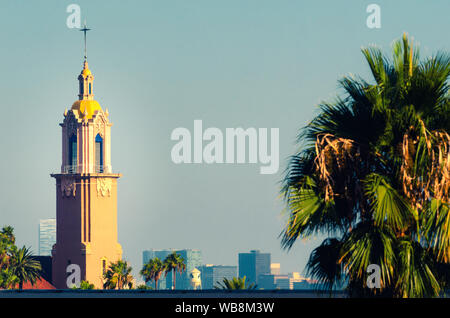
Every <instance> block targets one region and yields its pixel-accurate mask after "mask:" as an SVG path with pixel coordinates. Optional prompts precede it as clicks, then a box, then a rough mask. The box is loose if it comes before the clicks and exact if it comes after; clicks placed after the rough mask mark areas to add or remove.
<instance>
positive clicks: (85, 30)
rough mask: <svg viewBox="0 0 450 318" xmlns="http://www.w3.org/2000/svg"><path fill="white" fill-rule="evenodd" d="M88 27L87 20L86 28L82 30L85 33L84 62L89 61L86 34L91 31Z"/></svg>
mask: <svg viewBox="0 0 450 318" xmlns="http://www.w3.org/2000/svg"><path fill="white" fill-rule="evenodd" d="M90 30H91V29H88V28H87V26H86V20H84V27H83V28H82V29H81V30H80V31H82V32H84V61H87V45H86V32H87V31H90Z"/></svg>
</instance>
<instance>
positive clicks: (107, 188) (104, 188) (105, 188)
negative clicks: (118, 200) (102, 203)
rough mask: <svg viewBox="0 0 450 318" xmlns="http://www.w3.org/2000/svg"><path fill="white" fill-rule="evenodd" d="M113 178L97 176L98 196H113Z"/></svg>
mask: <svg viewBox="0 0 450 318" xmlns="http://www.w3.org/2000/svg"><path fill="white" fill-rule="evenodd" d="M111 186H112V181H111V179H106V178H97V196H102V197H106V196H108V197H110V196H111Z"/></svg>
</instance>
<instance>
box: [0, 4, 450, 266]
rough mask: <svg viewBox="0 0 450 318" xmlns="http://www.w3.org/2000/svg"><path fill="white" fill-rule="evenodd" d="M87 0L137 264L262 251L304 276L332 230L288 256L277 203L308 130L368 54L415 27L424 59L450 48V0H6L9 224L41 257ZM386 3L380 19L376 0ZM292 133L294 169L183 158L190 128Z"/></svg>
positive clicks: (98, 88) (222, 260) (4, 156)
mask: <svg viewBox="0 0 450 318" xmlns="http://www.w3.org/2000/svg"><path fill="white" fill-rule="evenodd" d="M71 3H77V4H79V5H80V6H81V15H82V20H84V19H87V22H88V25H89V26H90V27H92V29H93V31H91V32H90V33H89V34H88V48H89V54H88V55H89V65H90V68H91V70H92V72H93V74H94V75H95V94H96V100H98V101H99V103H100V104H101V105H102V107H103V109H105V108H108V109H109V112H110V119H111V120H112V122H113V123H114V126H113V128H112V129H113V130H112V138H113V140H112V165H113V169H114V170H115V171H117V172H120V173H122V174H123V178H122V179H120V180H119V193H118V214H119V217H118V218H119V242H120V243H121V244H122V246H123V249H124V257H125V258H126V259H127V260H129V261H130V262H131V263H132V265H133V267H134V268H135V269H139V267H140V266H141V262H142V250H144V249H149V248H156V249H160V248H172V247H173V248H195V249H200V250H202V252H203V257H204V261H205V263H215V264H225V265H236V264H237V253H238V252H245V251H249V250H250V249H260V250H262V251H264V252H270V253H272V260H273V261H274V262H281V270H282V272H290V271H302V270H303V268H304V266H305V264H306V261H307V258H308V255H309V253H310V251H311V250H312V248H314V247H315V246H317V245H318V244H319V243H320V242H321V238H316V239H313V240H311V241H309V242H302V241H299V242H298V243H297V244H296V245H295V246H294V248H293V249H292V250H291V251H290V252H289V253H288V252H286V251H283V250H281V248H280V240H279V238H278V234H279V233H280V232H281V230H282V228H283V224H284V219H283V217H282V216H281V214H280V212H281V210H282V208H283V205H282V202H281V201H280V200H279V199H278V198H277V196H278V193H279V183H278V182H279V181H280V180H281V178H282V171H283V170H284V168H285V167H286V159H287V158H288V156H290V155H292V154H293V153H294V152H295V150H296V149H297V147H296V145H295V139H296V135H297V133H298V131H299V129H300V128H301V127H302V126H304V125H305V124H306V123H307V122H308V121H309V120H311V119H312V117H313V115H314V114H315V113H316V112H317V108H316V105H317V103H319V102H320V101H322V100H330V99H332V98H333V97H334V96H335V95H336V94H337V93H338V90H337V80H338V79H339V78H340V77H341V76H343V75H345V74H348V73H354V74H359V75H362V76H364V77H367V75H368V70H367V66H366V65H365V63H364V60H363V58H362V54H361V53H360V49H361V47H362V46H366V45H369V44H377V45H379V46H380V47H382V48H383V49H384V50H386V51H387V52H388V50H389V48H390V45H391V43H392V41H393V40H395V39H398V38H400V37H401V35H402V33H403V32H408V33H409V34H410V35H411V36H413V37H414V39H415V42H419V43H420V47H421V51H422V54H423V55H430V54H432V53H433V52H435V51H436V50H438V49H444V50H449V49H450V47H449V35H448V31H449V30H450V20H449V19H448V12H449V11H450V1H448V0H432V1H419V0H396V1H361V0H348V1H331V0H330V1H300V0H295V1H294V0H293V1H286V0H282V1H273V0H272V1H264V0H240V1H237V0H227V1H225V0H223V1H218V0H215V1H206V0H205V1H200V0H191V1H186V0H178V1H174V0H171V1H162V0H159V1H126V2H125V1H61V0H58V1H57V0H53V1H39V2H38V1H12V0H9V1H5V0H2V1H1V2H0V23H1V28H0V38H1V39H2V49H1V50H0V60H1V61H2V69H1V74H2V76H1V77H0V87H1V90H0V92H1V96H2V100H1V101H0V110H1V114H2V122H1V125H0V149H1V156H0V167H1V172H2V173H1V176H2V178H1V182H0V225H2V224H8V225H12V226H13V227H14V228H15V230H16V235H17V240H18V243H19V244H25V245H27V246H31V247H32V248H33V250H34V251H36V252H37V249H38V244H37V237H38V232H37V229H38V221H39V219H43V218H50V217H54V216H55V209H56V204H55V182H54V179H52V178H51V177H50V173H52V172H57V171H59V169H60V165H61V162H60V160H61V128H60V127H59V125H58V124H59V123H60V122H61V121H62V120H63V112H64V109H66V108H70V106H71V105H72V103H73V102H74V101H75V100H76V99H77V87H78V86H77V76H78V74H79V72H80V70H81V66H82V56H83V47H82V33H81V32H79V31H77V30H75V29H68V28H67V26H66V19H67V16H68V13H66V7H67V5H69V4H71ZM370 3H376V4H379V5H380V7H381V21H382V22H381V23H382V27H381V29H369V28H367V26H366V18H367V16H368V14H367V13H366V7H367V5H368V4H370ZM194 119H202V120H203V125H204V127H218V128H221V129H223V130H224V129H225V128H227V127H230V128H232V127H239V126H241V127H244V128H248V127H257V128H259V127H261V128H272V127H275V128H280V161H281V167H280V171H279V173H278V174H276V175H260V174H259V166H258V165H210V166H207V165H175V164H174V163H172V161H171V159H170V150H171V147H172V146H173V144H174V142H172V141H171V140H170V134H171V132H172V130H173V129H174V128H176V127H187V128H189V129H192V127H193V121H194Z"/></svg>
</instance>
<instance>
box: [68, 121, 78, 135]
mask: <svg viewBox="0 0 450 318" xmlns="http://www.w3.org/2000/svg"><path fill="white" fill-rule="evenodd" d="M72 135H75V136H76V135H77V122H76V121H75V120H68V121H67V136H68V137H69V138H70V137H72Z"/></svg>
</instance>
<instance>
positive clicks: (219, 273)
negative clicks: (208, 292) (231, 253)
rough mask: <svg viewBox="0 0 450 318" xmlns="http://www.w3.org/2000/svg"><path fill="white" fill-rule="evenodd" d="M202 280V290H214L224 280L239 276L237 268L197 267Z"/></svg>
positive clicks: (209, 265) (222, 266) (219, 266)
mask: <svg viewBox="0 0 450 318" xmlns="http://www.w3.org/2000/svg"><path fill="white" fill-rule="evenodd" d="M197 268H198V269H199V270H200V272H201V273H202V274H201V278H202V289H214V286H217V285H218V283H217V282H220V283H222V282H223V279H224V278H226V279H230V280H231V279H233V277H236V275H237V266H224V265H211V264H208V265H203V266H200V267H197Z"/></svg>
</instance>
